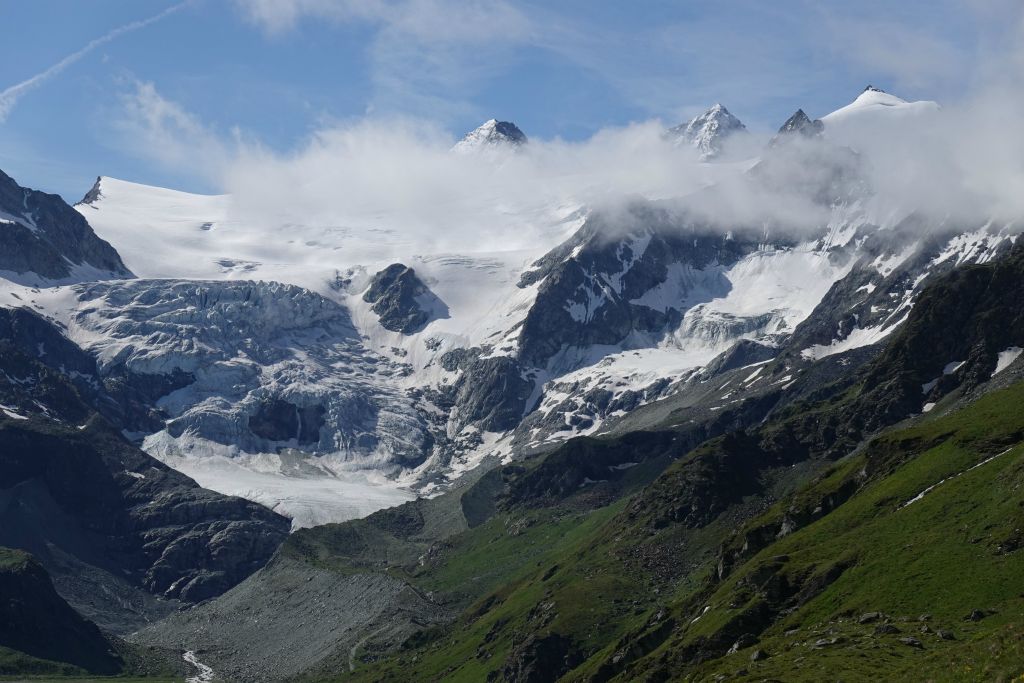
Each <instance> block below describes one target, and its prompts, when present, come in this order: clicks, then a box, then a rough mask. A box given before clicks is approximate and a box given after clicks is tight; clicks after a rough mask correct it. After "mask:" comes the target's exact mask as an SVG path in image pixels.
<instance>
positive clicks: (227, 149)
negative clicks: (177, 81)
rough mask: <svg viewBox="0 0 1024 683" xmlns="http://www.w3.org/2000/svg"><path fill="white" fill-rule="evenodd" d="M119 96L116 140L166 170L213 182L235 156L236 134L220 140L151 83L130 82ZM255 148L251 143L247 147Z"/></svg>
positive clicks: (114, 122)
mask: <svg viewBox="0 0 1024 683" xmlns="http://www.w3.org/2000/svg"><path fill="white" fill-rule="evenodd" d="M130 84H131V87H130V89H128V90H126V91H125V92H123V93H122V94H121V105H122V110H121V115H120V116H117V117H116V118H115V119H114V120H113V126H114V128H116V129H117V131H118V132H119V133H120V139H121V140H122V141H124V144H125V146H126V147H127V148H129V149H130V150H145V155H146V157H148V158H150V159H152V160H153V161H155V162H157V163H158V164H160V165H161V166H164V167H165V168H168V169H176V170H181V169H188V171H189V172H190V173H191V174H193V175H196V176H199V177H202V178H204V179H206V180H208V181H212V182H217V181H219V180H220V179H221V178H222V177H223V174H224V173H225V172H226V170H227V167H228V165H229V162H230V161H231V160H232V159H233V158H234V157H235V156H236V152H237V146H238V143H239V140H240V133H239V132H238V131H237V130H233V131H232V136H231V138H228V137H225V136H221V135H219V134H218V133H217V132H216V131H214V130H213V129H212V128H210V127H209V126H207V125H206V124H205V123H203V122H202V121H200V120H199V119H198V118H197V117H196V116H195V115H194V114H192V113H191V112H189V111H186V110H185V109H184V108H183V107H182V106H181V105H180V104H178V103H177V102H173V101H171V100H168V99H166V98H165V97H164V96H163V95H161V94H160V93H159V92H158V91H157V89H156V87H155V86H154V85H153V84H152V83H147V82H143V81H138V80H132V81H130ZM251 144H253V145H255V143H251Z"/></svg>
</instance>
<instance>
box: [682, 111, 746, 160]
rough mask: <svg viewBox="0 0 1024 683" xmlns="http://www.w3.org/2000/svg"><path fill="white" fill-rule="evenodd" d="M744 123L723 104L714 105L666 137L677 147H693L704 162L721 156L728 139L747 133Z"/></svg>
mask: <svg viewBox="0 0 1024 683" xmlns="http://www.w3.org/2000/svg"><path fill="white" fill-rule="evenodd" d="M746 130H747V127H746V126H745V125H743V122H742V121H740V120H739V119H738V118H736V117H735V116H733V115H732V113H730V112H729V110H728V109H726V108H725V107H724V106H722V105H721V104H718V103H716V104H714V105H713V106H712V107H710V108H709V109H708V110H707V111H705V112H704V113H703V114H699V115H698V116H695V117H693V118H692V119H690V121H689V122H688V123H683V124H680V125H678V126H675V127H673V128H669V129H668V130H667V131H666V132H665V135H666V137H667V138H668V139H669V140H670V141H671V142H672V144H674V145H676V146H677V147H682V146H693V147H696V148H697V150H698V151H699V152H700V157H701V159H702V160H707V159H711V158H714V157H716V156H718V155H719V154H721V152H722V146H723V144H724V142H725V140H726V139H727V138H729V137H730V136H732V135H733V134H735V133H741V132H746Z"/></svg>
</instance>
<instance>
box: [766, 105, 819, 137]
mask: <svg viewBox="0 0 1024 683" xmlns="http://www.w3.org/2000/svg"><path fill="white" fill-rule="evenodd" d="M823 128H824V125H823V124H822V122H821V121H820V120H819V119H814V120H811V117H809V116H808V115H807V114H806V113H804V110H803V109H797V110H796V112H794V113H793V115H792V116H790V117H789V118H788V119H786V122H785V123H783V124H782V126H781V127H780V128H779V132H778V133H776V134H775V137H773V138H772V140H771V144H772V145H775V144H778V143H779V142H781V141H782V140H784V139H786V138H788V137H790V136H792V135H801V136H803V137H815V136H817V135H820V134H821V131H822V129H823Z"/></svg>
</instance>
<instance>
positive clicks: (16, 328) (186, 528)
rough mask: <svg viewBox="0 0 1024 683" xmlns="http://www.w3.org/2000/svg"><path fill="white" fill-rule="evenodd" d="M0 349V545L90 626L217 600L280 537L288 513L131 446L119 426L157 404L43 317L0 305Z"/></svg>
mask: <svg viewBox="0 0 1024 683" xmlns="http://www.w3.org/2000/svg"><path fill="white" fill-rule="evenodd" d="M0 349H2V353H0V411H2V412H0V521H2V523H0V545H5V546H8V547H13V548H20V549H23V550H26V551H29V552H31V553H33V554H34V555H35V556H36V558H37V559H38V560H39V561H40V562H41V563H42V565H43V566H45V567H46V568H47V570H48V571H49V572H50V574H51V576H52V577H53V579H54V583H55V586H56V588H57V590H58V592H59V593H60V594H61V595H62V597H63V598H64V599H66V600H67V601H68V602H69V603H70V604H71V605H72V606H73V607H75V608H76V609H77V610H79V611H80V612H81V613H83V614H84V615H86V616H88V617H89V618H90V619H92V620H94V621H96V622H97V623H99V624H100V625H101V626H103V627H104V628H107V629H110V630H113V631H115V632H122V633H123V632H126V631H130V630H132V629H134V628H136V627H137V626H138V625H139V624H141V623H145V622H146V621H148V620H150V619H152V618H155V617H157V616H161V615H163V614H166V613H167V612H168V611H171V610H173V609H174V608H175V607H176V606H177V605H178V604H182V603H190V602H196V601H200V600H204V599H207V598H209V597H212V596H215V595H218V594H219V593H222V592H223V591H225V590H227V589H228V588H230V587H231V586H233V585H234V584H236V583H237V582H238V581H240V580H242V579H243V578H245V577H246V576H247V575H249V574H250V573H252V572H253V571H254V570H256V569H257V568H259V567H260V566H262V564H263V563H264V562H265V561H266V560H267V558H268V557H269V556H270V555H271V553H273V552H274V550H275V549H276V547H277V545H278V544H279V543H280V542H281V540H282V539H283V538H284V536H285V534H286V532H287V528H288V523H287V521H286V520H285V519H284V518H282V517H280V516H278V515H276V514H274V513H272V512H270V511H269V510H267V509H265V508H263V507H261V506H259V505H256V504H254V503H251V502H249V501H246V500H243V499H241V498H230V497H227V496H223V495H221V494H217V493H214V492H212V491H208V490H205V489H201V488H199V486H198V485H197V484H196V483H195V482H194V481H192V480H191V479H189V478H188V477H185V476H184V475H182V474H180V473H178V472H176V471H175V470H173V469H171V468H169V467H167V466H166V465H164V464H163V463H161V462H159V461H157V460H155V459H153V458H152V457H150V456H148V455H146V454H145V453H143V452H142V451H140V450H138V449H137V448H136V447H134V446H132V445H131V444H130V443H129V442H127V441H126V440H125V439H124V437H123V436H122V435H121V432H120V428H123V427H121V426H122V425H124V424H126V423H129V422H132V423H135V422H144V421H145V420H147V419H151V416H152V415H154V414H158V412H159V411H158V409H157V408H156V407H155V406H152V404H149V405H147V404H146V403H145V392H144V391H142V390H140V389H138V388H137V387H132V386H131V385H130V383H125V382H123V381H121V380H122V379H123V378H114V379H113V380H109V381H105V379H104V378H103V377H102V376H101V374H100V372H99V371H98V369H97V367H96V362H95V360H94V358H93V357H92V356H90V355H88V354H87V353H85V352H84V351H82V350H81V349H80V348H79V347H77V346H75V345H74V344H73V343H71V342H70V341H68V339H67V338H66V337H65V336H64V334H63V333H62V331H61V330H60V329H58V328H57V327H55V326H54V325H53V324H52V323H50V322H48V321H46V320H45V319H43V318H42V317H41V316H39V315H38V314H37V313H34V312H31V311H30V310H29V309H26V308H17V309H0Z"/></svg>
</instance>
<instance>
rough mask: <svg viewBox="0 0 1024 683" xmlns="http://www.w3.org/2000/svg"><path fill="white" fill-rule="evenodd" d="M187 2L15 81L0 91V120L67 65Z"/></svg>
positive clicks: (164, 15)
mask: <svg viewBox="0 0 1024 683" xmlns="http://www.w3.org/2000/svg"><path fill="white" fill-rule="evenodd" d="M188 2H189V0H186V1H185V2H180V3H178V4H176V5H173V6H171V7H168V8H167V9H165V10H164V11H162V12H159V13H158V14H155V15H153V16H151V17H149V18H148V19H142V20H139V21H133V22H130V23H127V24H125V25H123V26H119V27H117V28H115V29H114V30H112V31H110V32H108V33H106V34H105V35H102V36H100V37H99V38H96V39H95V40H92V41H89V42H88V43H86V45H85V46H84V47H82V48H80V49H78V50H76V51H75V52H72V53H71V54H69V55H68V56H67V57H65V58H64V59H62V60H60V61H59V62H57V63H56V64H54V65H53V66H51V67H49V68H48V69H45V70H43V71H41V72H39V73H37V74H36V75H34V76H32V77H31V78H27V79H25V80H24V81H22V82H21V83H17V84H15V85H12V86H10V87H8V88H7V89H5V90H3V91H2V92H0V122H3V121H5V120H7V117H8V116H9V115H10V113H11V110H12V109H13V108H14V106H15V105H16V104H17V103H18V100H20V99H21V98H22V97H23V96H24V95H25V94H26V93H27V92H29V91H30V90H33V89H35V88H38V87H39V86H41V85H43V84H44V83H45V82H46V81H48V80H50V79H51V78H53V77H55V76H57V75H58V74H60V73H61V72H62V71H64V70H65V69H67V68H68V67H69V66H71V65H72V64H74V63H75V62H77V61H79V60H80V59H82V58H83V57H85V56H86V55H88V54H89V53H90V52H92V51H93V50H95V49H96V48H98V47H100V46H102V45H106V44H107V43H109V42H110V41H112V40H114V39H115V38H118V37H120V36H123V35H124V34H126V33H131V32H132V31H138V30H139V29H141V28H145V27H146V26H149V25H150V24H153V23H156V22H158V21H160V20H161V19H163V18H165V17H166V16H168V15H169V14H173V13H174V12H177V11H178V10H180V9H182V8H183V7H185V6H186V5H187V4H188Z"/></svg>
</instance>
